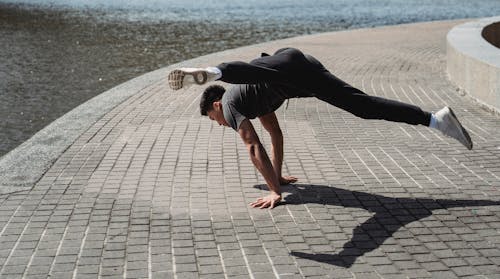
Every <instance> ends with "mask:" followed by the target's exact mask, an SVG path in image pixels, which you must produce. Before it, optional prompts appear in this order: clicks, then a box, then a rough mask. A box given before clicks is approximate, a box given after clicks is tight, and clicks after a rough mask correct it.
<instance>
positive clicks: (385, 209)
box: [256, 184, 500, 267]
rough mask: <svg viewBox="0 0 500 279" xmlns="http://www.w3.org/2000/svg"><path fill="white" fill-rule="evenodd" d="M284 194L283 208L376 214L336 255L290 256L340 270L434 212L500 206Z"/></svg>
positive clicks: (295, 190) (299, 188) (331, 192)
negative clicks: (309, 206)
mask: <svg viewBox="0 0 500 279" xmlns="http://www.w3.org/2000/svg"><path fill="white" fill-rule="evenodd" d="M256 187H259V186H256ZM259 188H262V187H259ZM283 190H284V191H285V192H290V193H291V194H290V195H288V196H286V197H285V199H284V201H283V202H282V203H283V204H304V203H319V204H326V205H337V206H343V207H353V208H361V209H365V210H368V211H370V212H373V213H375V214H374V215H373V216H372V217H371V218H369V219H368V220H366V221H365V222H364V223H362V224H360V225H358V226H356V228H354V230H353V236H352V239H351V240H350V241H349V242H347V243H345V244H344V246H343V250H342V251H340V252H339V253H338V254H334V255H331V254H308V253H303V252H294V251H292V252H291V254H292V255H293V256H296V257H300V258H305V259H310V260H314V261H318V262H324V263H328V264H332V265H337V266H342V267H350V266H352V265H353V264H354V262H355V261H356V259H357V258H358V257H360V256H362V255H364V254H365V253H368V252H370V251H373V250H375V249H377V248H378V247H380V245H382V243H383V242H384V241H385V240H387V239H388V238H389V237H391V236H392V235H393V234H394V233H395V232H396V231H398V230H399V229H400V228H402V227H404V226H405V225H407V224H409V223H411V222H414V221H418V220H420V219H423V218H426V217H429V216H431V215H432V214H433V213H432V212H433V211H434V210H438V209H449V208H455V207H480V206H492V205H500V201H490V200H445V199H430V198H415V199H413V198H390V197H385V196H381V195H376V194H369V193H364V192H358V191H350V190H345V189H341V188H337V187H333V186H324V185H301V184H295V185H293V186H292V185H289V186H285V187H284V188H283ZM287 190H290V191H287Z"/></svg>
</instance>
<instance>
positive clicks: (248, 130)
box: [238, 119, 281, 208]
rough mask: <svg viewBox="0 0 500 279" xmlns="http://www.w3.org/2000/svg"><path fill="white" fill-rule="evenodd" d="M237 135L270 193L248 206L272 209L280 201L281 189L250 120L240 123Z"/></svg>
mask: <svg viewBox="0 0 500 279" xmlns="http://www.w3.org/2000/svg"><path fill="white" fill-rule="evenodd" d="M238 133H239V134H240V136H241V139H242V140H243V142H244V143H245V145H246V147H247V150H248V153H249V154H250V159H251V160H252V163H253V164H254V166H255V167H256V168H257V170H259V172H260V173H261V174H262V176H263V177H264V179H265V180H266V183H267V185H268V186H269V190H270V191H271V193H270V194H269V195H268V196H266V197H264V198H260V199H258V200H257V201H255V202H253V203H251V204H250V205H251V206H253V207H260V208H265V207H270V208H273V207H274V206H275V205H276V204H277V203H278V202H279V201H281V189H280V183H279V180H278V176H277V175H276V173H275V171H274V169H273V165H272V164H271V161H270V160H269V157H268V156H267V153H266V150H265V149H264V147H263V146H262V144H261V142H260V139H259V136H258V135H257V133H256V132H255V129H254V128H253V125H252V123H251V122H250V120H248V119H245V120H243V122H241V125H240V128H239V130H238Z"/></svg>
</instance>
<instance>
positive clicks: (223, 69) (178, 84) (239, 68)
mask: <svg viewBox="0 0 500 279" xmlns="http://www.w3.org/2000/svg"><path fill="white" fill-rule="evenodd" d="M309 67H310V63H309V62H308V61H307V60H306V58H305V56H304V54H303V53H302V52H301V51H300V50H298V49H294V48H282V49H280V50H278V51H276V53H275V54H274V55H267V54H263V55H262V57H260V58H257V59H254V60H252V61H251V62H250V63H246V62H242V61H233V62H227V63H221V64H219V65H217V67H208V68H181V69H176V70H174V71H172V72H171V73H170V74H169V76H168V82H169V85H170V87H171V88H172V89H174V90H177V89H180V88H182V87H183V86H185V85H190V84H204V83H206V82H208V81H214V80H220V81H224V82H227V83H232V84H257V83H274V84H287V85H289V84H293V83H294V82H296V79H297V77H296V76H294V75H293V73H294V72H308V70H310V69H309ZM301 76H302V74H300V75H299V77H301Z"/></svg>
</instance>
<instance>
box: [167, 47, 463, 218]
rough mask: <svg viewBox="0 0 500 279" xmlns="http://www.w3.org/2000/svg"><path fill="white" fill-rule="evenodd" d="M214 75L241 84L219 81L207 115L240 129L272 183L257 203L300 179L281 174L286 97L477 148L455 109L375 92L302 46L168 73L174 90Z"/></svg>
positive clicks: (205, 100) (208, 98)
mask: <svg viewBox="0 0 500 279" xmlns="http://www.w3.org/2000/svg"><path fill="white" fill-rule="evenodd" d="M214 80H221V81H224V82H227V83H231V84H237V85H235V86H233V87H232V88H230V89H229V90H228V91H227V92H226V90H225V89H224V87H222V86H219V85H212V86H210V87H208V88H207V89H206V90H205V91H204V92H203V96H202V97H201V101H200V110H201V114H202V115H206V116H208V117H209V118H210V119H211V120H214V121H216V122H217V123H219V125H224V126H228V127H232V128H233V129H234V130H236V131H237V132H238V133H239V134H240V136H241V139H242V140H243V142H244V143H245V145H246V147H247V149H248V151H249V154H250V158H251V159H252V162H253V164H254V165H255V167H256V168H257V169H258V170H259V172H260V173H261V174H262V176H263V177H264V179H265V180H266V183H267V185H268V186H269V190H270V194H269V195H267V196H265V197H263V198H259V199H257V200H256V201H255V202H253V203H251V204H250V205H251V206H252V207H259V208H266V207H270V208H273V207H274V206H275V205H276V204H277V203H278V202H279V201H280V200H281V190H280V185H284V184H288V183H292V182H295V181H297V178H295V177H291V176H282V173H281V166H282V163H283V134H282V132H281V129H280V126H279V123H278V120H277V118H276V115H275V114H274V111H275V110H277V109H278V108H279V107H280V106H281V104H282V103H283V102H284V101H285V100H286V99H290V98H300V97H316V98H318V99H320V100H323V101H325V102H328V103H330V104H332V105H334V106H336V107H339V108H341V109H344V110H346V111H348V112H351V113H352V114H354V115H356V116H358V117H361V118H363V119H383V120H388V121H394V122H404V123H408V124H411V125H419V124H420V125H424V126H427V127H431V128H435V129H437V130H439V131H441V132H442V133H443V134H444V135H446V136H449V137H452V138H454V139H456V140H458V141H459V142H460V143H462V144H463V145H464V146H465V147H467V148H468V149H469V150H470V149H472V141H471V139H470V137H469V134H468V133H467V131H466V130H465V129H464V128H463V127H462V125H461V124H460V122H459V121H458V119H457V117H456V116H455V114H454V113H453V111H452V110H451V109H450V108H448V107H445V108H443V109H441V110H440V111H438V112H436V113H435V114H432V113H430V112H426V111H423V110H422V109H420V108H419V107H416V106H413V105H410V104H405V103H402V102H398V101H394V100H389V99H384V98H380V97H376V96H369V95H367V94H365V93H363V92H362V91H360V90H358V89H356V88H354V87H352V86H350V85H349V84H347V83H345V82H344V81H342V80H340V79H338V78H337V77H335V76H334V75H333V74H331V73H330V72H329V71H328V70H327V69H325V67H324V66H323V65H322V64H321V63H320V62H319V61H318V60H316V59H315V58H314V57H312V56H310V55H307V54H303V53H302V52H301V51H300V50H298V49H294V48H283V49H280V50H278V51H277V52H276V53H275V54H274V55H272V56H270V55H267V54H265V53H263V54H262V57H260V58H257V59H255V60H253V61H251V62H250V63H245V62H229V63H222V64H220V65H218V66H217V67H208V68H205V69H198V68H181V69H177V70H174V71H172V72H171V73H170V74H169V76H168V81H169V85H170V87H171V88H172V89H174V90H177V89H180V88H182V87H183V86H186V85H190V84H199V85H201V84H205V83H206V82H208V81H214ZM253 118H259V120H260V122H261V123H262V125H263V127H264V128H265V129H266V130H267V132H269V134H270V136H271V145H272V158H271V159H269V157H268V155H267V153H266V151H265V149H264V147H263V146H262V144H261V143H260V140H259V137H258V136H257V134H256V132H255V130H254V128H253V125H252V123H251V122H250V121H249V119H253Z"/></svg>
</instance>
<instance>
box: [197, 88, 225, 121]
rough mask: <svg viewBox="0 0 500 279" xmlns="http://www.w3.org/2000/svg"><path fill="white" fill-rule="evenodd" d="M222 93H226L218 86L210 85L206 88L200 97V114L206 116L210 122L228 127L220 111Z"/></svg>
mask: <svg viewBox="0 0 500 279" xmlns="http://www.w3.org/2000/svg"><path fill="white" fill-rule="evenodd" d="M224 92H226V89H224V87H222V86H220V85H210V86H209V87H207V89H205V91H203V95H202V96H201V100H200V112H201V115H205V116H208V117H209V118H210V119H211V120H214V121H216V122H217V123H219V125H224V126H229V124H227V122H226V119H225V118H224V113H223V111H222V103H221V99H222V95H224Z"/></svg>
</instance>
